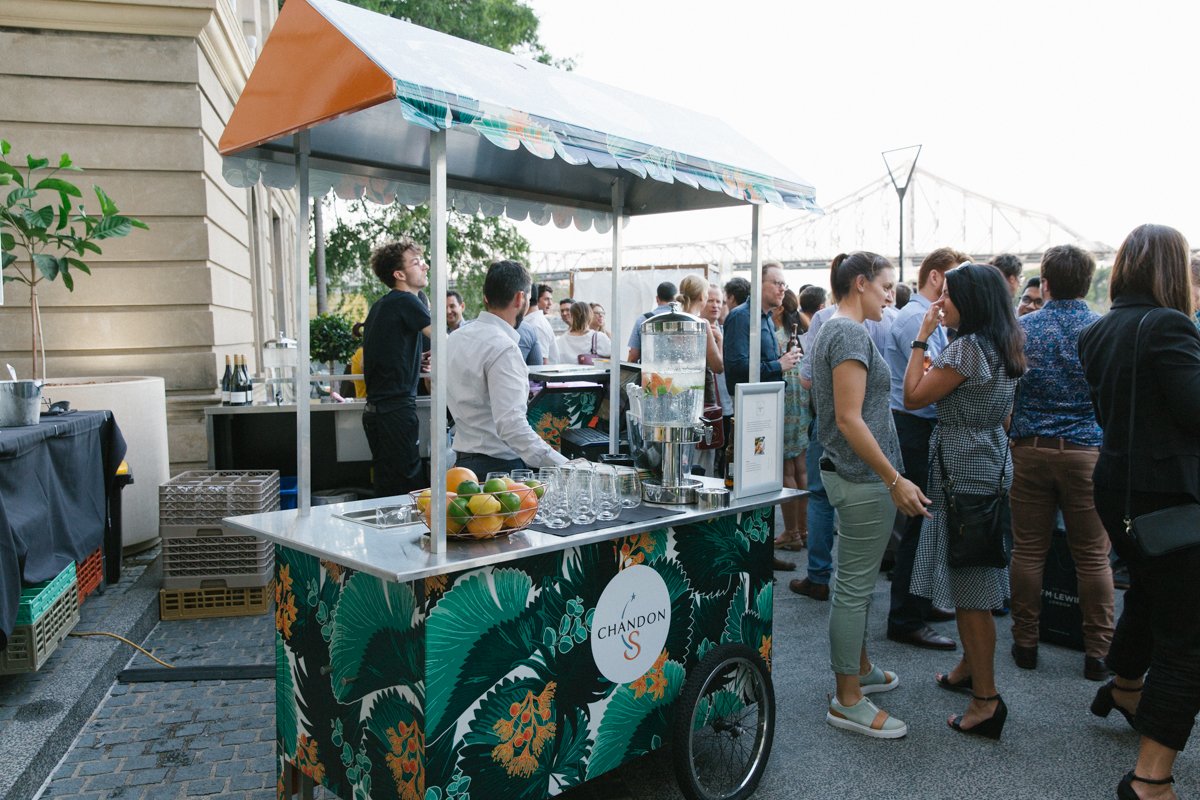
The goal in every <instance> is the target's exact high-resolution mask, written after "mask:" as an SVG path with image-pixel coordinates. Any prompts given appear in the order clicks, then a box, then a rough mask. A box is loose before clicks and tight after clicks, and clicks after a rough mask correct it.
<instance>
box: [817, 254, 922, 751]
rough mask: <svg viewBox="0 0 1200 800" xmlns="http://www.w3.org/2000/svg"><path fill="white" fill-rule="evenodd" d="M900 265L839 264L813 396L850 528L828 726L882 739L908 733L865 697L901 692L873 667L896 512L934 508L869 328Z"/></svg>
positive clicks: (846, 260)
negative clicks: (919, 479) (878, 591)
mask: <svg viewBox="0 0 1200 800" xmlns="http://www.w3.org/2000/svg"><path fill="white" fill-rule="evenodd" d="M893 280H894V279H893V270H892V265H891V263H890V262H889V261H888V260H887V259H886V258H884V257H883V256H880V255H876V254H875V253H865V252H857V253H851V254H850V255H845V254H842V255H839V256H838V257H837V258H835V259H834V260H833V265H832V267H831V269H830V283H831V284H832V286H833V296H834V297H836V298H837V300H838V308H837V313H836V314H834V315H833V316H832V317H830V318H829V319H828V320H827V321H826V322H825V324H824V325H823V326H821V328H820V330H819V331H818V332H817V338H816V341H814V342H813V347H812V354H811V357H812V360H813V378H812V395H813V400H814V402H815V406H816V411H817V436H818V437H819V438H820V441H821V444H822V445H823V446H824V448H825V450H824V456H823V457H822V458H821V461H820V467H821V480H822V482H823V483H824V486H825V490H826V492H828V494H829V502H830V503H832V504H833V507H834V508H836V509H837V511H838V516H839V519H840V521H841V522H840V528H839V530H840V536H839V537H838V568H837V573H836V575H835V578H834V583H833V608H832V610H831V611H830V614H829V650H830V658H829V660H830V666H831V667H832V668H833V672H834V677H835V679H836V681H837V694H836V695H835V696H834V697H833V698H831V699H830V702H829V711H828V713H827V714H826V715H825V719H826V721H827V722H828V723H829V724H830V725H833V726H834V727H836V728H842V729H844V730H851V731H854V732H856V733H861V734H863V735H865V736H871V737H873V738H877V739H898V738H900V737H901V736H904V735H905V734H906V733H908V726H907V725H905V724H904V723H903V722H901V721H900V720H898V719H896V718H895V717H891V716H889V715H888V714H887V712H885V711H881V710H880V709H879V708H878V707H876V706H875V705H874V704H873V703H872V702H871V700H870V698H868V697H866V696H865V695H868V694H871V693H874V692H886V691H888V690H890V689H894V688H896V687H897V686H899V685H900V678H899V676H897V675H896V674H895V673H894V672H886V671H884V670H882V669H880V668H879V666H878V665H875V664H872V663H871V660H870V659H869V658H868V657H867V647H866V631H867V613H868V611H869V610H870V607H871V595H872V593H873V592H874V591H875V578H876V576H877V575H878V574H879V563H880V561H881V560H882V559H883V551H884V549H885V548H886V547H887V543H888V539H889V538H890V537H891V532H892V523H893V522H894V521H895V519H896V509H897V508H899V509H900V510H901V511H903V512H904V513H905V514H908V515H916V514H925V513H927V512H926V511H925V505H926V504H927V503H928V502H929V501H928V499H927V498H926V497H925V495H923V494H922V493H921V490H920V489H918V488H917V486H916V485H915V484H914V483H912V482H911V481H909V480H908V479H906V478H905V477H904V475H903V474H902V472H903V469H904V463H903V460H902V458H901V456H900V442H899V440H898V439H897V438H896V425H895V423H894V422H893V421H892V414H891V411H890V410H889V408H888V397H889V394H890V392H891V376H890V373H889V372H888V366H887V362H885V361H884V360H883V355H882V354H881V353H880V352H879V348H878V347H876V346H875V343H874V341H872V339H871V336H870V334H869V333H867V328H866V326H865V325H864V322H865V321H866V320H869V319H870V320H875V321H876V322H878V321H879V320H880V319H881V318H882V317H883V303H884V296H885V294H886V293H887V290H888V289H889V288H890V287H891V285H892V282H893Z"/></svg>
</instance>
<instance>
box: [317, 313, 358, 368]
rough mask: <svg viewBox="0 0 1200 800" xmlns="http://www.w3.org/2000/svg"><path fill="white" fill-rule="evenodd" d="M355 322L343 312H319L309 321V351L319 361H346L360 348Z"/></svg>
mask: <svg viewBox="0 0 1200 800" xmlns="http://www.w3.org/2000/svg"><path fill="white" fill-rule="evenodd" d="M353 328H354V325H353V323H351V322H350V320H349V319H347V318H346V317H344V316H342V315H341V314H318V315H317V316H315V317H313V318H312V319H310V320H309V321H308V337H309V352H310V353H312V357H313V358H315V359H316V360H317V361H324V362H326V363H330V364H332V363H333V362H334V361H345V360H346V359H348V358H350V356H352V355H354V351H355V350H357V349H358V341H357V340H356V339H355V338H354V334H353V333H352V331H353Z"/></svg>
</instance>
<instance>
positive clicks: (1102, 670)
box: [1083, 656, 1109, 681]
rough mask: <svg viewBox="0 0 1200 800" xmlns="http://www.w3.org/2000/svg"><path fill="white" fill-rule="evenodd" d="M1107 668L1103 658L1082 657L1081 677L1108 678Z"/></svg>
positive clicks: (1090, 679) (1092, 679)
mask: <svg viewBox="0 0 1200 800" xmlns="http://www.w3.org/2000/svg"><path fill="white" fill-rule="evenodd" d="M1108 674H1109V669H1108V665H1107V664H1105V663H1104V659H1103V658H1094V657H1092V656H1084V657H1083V677H1085V678H1087V679H1088V680H1089V681H1106V680H1108Z"/></svg>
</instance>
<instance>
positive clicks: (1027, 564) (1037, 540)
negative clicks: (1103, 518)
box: [1010, 445, 1113, 658]
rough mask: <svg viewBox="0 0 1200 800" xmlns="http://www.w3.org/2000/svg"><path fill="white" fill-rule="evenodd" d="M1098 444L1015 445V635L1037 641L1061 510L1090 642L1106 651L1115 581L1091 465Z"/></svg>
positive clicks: (1092, 650) (1024, 641)
mask: <svg viewBox="0 0 1200 800" xmlns="http://www.w3.org/2000/svg"><path fill="white" fill-rule="evenodd" d="M1099 456H1100V453H1099V451H1098V450H1059V449H1056V448H1051V447H1047V446H1041V447H1031V446H1028V445H1014V446H1013V450H1012V460H1013V471H1014V474H1013V483H1012V490H1011V494H1010V498H1011V500H1012V527H1013V552H1012V567H1011V569H1010V581H1011V583H1012V619H1013V629H1012V630H1013V641H1014V642H1016V643H1017V644H1018V645H1020V646H1022V647H1036V646H1037V643H1038V617H1039V615H1040V614H1041V610H1042V572H1043V570H1044V568H1045V565H1046V555H1047V553H1048V552H1049V550H1050V537H1051V536H1052V534H1053V532H1054V527H1055V522H1056V518H1057V511H1058V510H1059V509H1061V510H1062V515H1063V521H1064V522H1065V524H1066V529H1067V544H1068V545H1069V546H1070V548H1071V556H1072V557H1073V558H1074V559H1075V573H1076V576H1077V577H1078V579H1079V605H1080V609H1081V610H1082V612H1083V641H1084V649H1085V650H1086V652H1087V655H1089V656H1093V657H1095V658H1104V657H1105V656H1106V655H1108V647H1109V645H1110V644H1111V643H1112V635H1113V585H1112V568H1111V566H1110V565H1109V560H1108V551H1109V542H1108V534H1107V533H1106V532H1105V530H1104V525H1103V524H1102V523H1101V522H1100V517H1099V516H1098V515H1097V514H1096V505H1095V500H1094V497H1093V494H1092V471H1093V470H1094V469H1095V468H1096V459H1098V458H1099Z"/></svg>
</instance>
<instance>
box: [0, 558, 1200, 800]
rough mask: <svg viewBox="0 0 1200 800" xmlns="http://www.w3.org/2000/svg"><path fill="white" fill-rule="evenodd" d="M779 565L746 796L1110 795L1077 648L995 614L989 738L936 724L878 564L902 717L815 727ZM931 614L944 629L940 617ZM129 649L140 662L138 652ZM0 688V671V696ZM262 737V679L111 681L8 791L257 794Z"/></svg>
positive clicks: (876, 651) (258, 650)
mask: <svg viewBox="0 0 1200 800" xmlns="http://www.w3.org/2000/svg"><path fill="white" fill-rule="evenodd" d="M798 574H803V572H802V570H801V572H799V573H798ZM779 576H780V579H781V582H780V587H779V593H778V594H777V595H776V603H775V614H776V617H775V642H776V644H775V648H776V650H775V659H774V661H775V663H774V674H773V678H774V684H775V689H776V693H777V700H778V708H779V711H778V716H777V733H776V738H775V744H774V750H773V753H772V756H771V761H770V765H769V767H768V770H767V773H766V776H765V778H764V780H763V783H762V785H761V787H760V789H759V791H758V793H757V795H756V797H760V798H764V800H773V799H780V800H781V799H782V798H789V800H790V798H797V797H844V798H858V797H871V798H881V799H883V798H930V799H933V798H955V800H959V799H960V798H972V797H979V798H998V797H1006V798H1031V799H1032V798H1039V799H1045V800H1052V799H1053V798H1062V799H1063V800H1076V799H1077V798H1099V797H1112V796H1113V793H1114V787H1115V784H1116V782H1117V780H1118V779H1119V777H1120V775H1121V774H1122V773H1123V772H1124V771H1125V770H1127V769H1129V768H1130V767H1131V766H1132V763H1133V755H1134V752H1135V749H1136V746H1137V738H1136V736H1135V735H1134V734H1133V733H1132V732H1131V731H1129V730H1128V729H1127V727H1125V724H1124V722H1123V721H1121V720H1120V719H1119V718H1118V717H1116V715H1114V717H1113V718H1112V719H1110V720H1099V719H1096V718H1095V717H1092V716H1091V715H1090V714H1089V713H1088V711H1087V707H1088V703H1089V702H1090V700H1091V697H1092V695H1093V693H1094V692H1095V689H1096V686H1097V684H1094V683H1090V682H1088V681H1085V680H1084V679H1083V678H1082V676H1081V672H1082V661H1083V657H1082V654H1080V653H1076V652H1074V651H1070V650H1064V649H1061V648H1057V647H1051V646H1043V647H1042V651H1041V663H1040V666H1039V669H1038V670H1037V671H1036V672H1024V671H1021V670H1018V669H1017V668H1016V667H1015V666H1014V665H1013V664H1012V660H1011V658H1009V656H1008V654H1007V653H1008V647H1009V646H1010V644H1011V638H1010V635H1009V623H1008V621H1007V620H1006V619H1004V620H1000V621H999V625H998V632H999V644H998V647H997V650H998V656H997V668H998V679H999V684H1000V688H1001V691H1002V692H1003V693H1004V695H1005V698H1006V700H1007V701H1008V703H1009V706H1010V719H1009V724H1008V727H1006V728H1005V732H1004V739H1003V741H1002V742H1000V743H993V742H987V741H980V740H976V739H974V738H971V737H965V736H961V735H958V734H955V733H953V732H951V731H949V730H948V729H947V728H946V726H945V718H946V716H948V715H949V714H951V713H954V712H957V711H961V709H962V708H963V706H964V705H965V703H964V702H963V699H964V698H963V697H962V696H960V695H956V694H952V693H949V692H946V691H944V690H941V689H939V688H937V687H936V686H935V685H934V684H933V681H932V675H933V673H934V672H935V671H937V670H944V669H947V668H949V667H950V666H952V663H953V660H954V656H953V655H952V654H941V653H933V652H929V651H922V650H917V649H915V648H912V647H908V646H904V645H898V644H894V643H892V642H889V641H887V640H886V639H885V638H884V635H883V634H884V614H885V611H886V606H887V589H888V583H887V581H886V579H885V578H884V577H883V576H881V577H880V580H879V583H878V584H877V587H876V595H875V601H876V602H875V606H874V608H873V609H872V613H871V618H870V629H869V634H868V636H869V647H870V649H871V653H872V655H873V657H874V658H875V659H876V660H877V661H878V662H879V663H880V664H881V665H883V666H884V667H885V668H887V669H890V670H895V671H897V672H898V673H899V674H900V675H901V680H902V684H901V686H900V688H898V689H897V690H896V691H894V692H891V693H889V694H885V695H879V696H877V699H878V700H879V702H880V705H882V706H883V707H884V708H886V709H888V710H889V711H891V712H893V713H895V714H896V715H897V716H899V717H901V718H902V719H904V720H906V721H907V722H908V723H909V726H910V731H911V732H910V734H909V736H908V737H907V738H905V739H903V740H899V741H892V742H881V741H875V740H870V739H866V738H864V737H861V736H858V735H855V734H852V733H847V732H844V731H838V730H834V729H832V728H830V727H829V726H827V725H826V724H825V722H824V721H823V718H824V711H825V704H826V693H827V692H830V691H832V688H833V683H832V680H831V676H830V674H829V672H828V666H827V662H828V645H827V638H826V630H827V615H828V611H829V604H828V603H817V602H815V601H812V600H809V599H808V598H801V597H798V596H796V595H794V594H792V593H790V592H788V591H787V590H786V588H785V585H786V579H787V578H788V577H791V575H790V574H787V573H780V574H779ZM271 624H272V620H271V618H270V617H269V616H265V615H264V616H260V617H250V618H234V619H220V620H205V621H194V622H174V623H159V624H158V625H157V626H156V627H155V628H154V630H153V631H152V632H151V633H150V635H149V636H148V637H147V639H146V645H145V646H146V647H147V648H148V649H151V650H152V651H153V652H155V653H156V655H159V656H160V657H163V658H165V659H166V660H168V661H170V662H172V663H175V664H178V665H196V664H231V663H237V664H265V663H269V662H270V660H271V658H272V657H273V655H272V653H273V648H272V644H271V643H272V641H273V640H272V628H271ZM81 627H82V626H81ZM940 627H941V628H942V629H943V630H944V631H945V632H947V633H950V634H952V635H953V633H954V627H953V623H950V624H946V625H942V626H940ZM72 641H75V642H78V643H82V642H84V641H88V640H72ZM61 655H63V654H60V656H61ZM128 663H129V666H138V667H140V666H152V662H150V661H149V660H148V659H146V658H145V657H143V656H141V655H137V656H136V657H134V658H132V659H129V662H128ZM114 672H115V671H114ZM109 680H110V681H111V678H109ZM5 689H6V686H5V685H4V684H3V683H0V701H3V699H4V693H5ZM10 694H11V693H10ZM9 701H10V704H9V705H7V706H6V705H4V704H3V703H2V702H0V742H3V741H5V740H7V739H9V738H10V736H11V735H12V734H13V733H14V732H16V730H17V729H15V728H14V727H13V718H14V716H15V715H18V714H21V713H22V711H21V710H20V707H19V706H18V707H17V710H15V711H14V710H12V708H13V707H12V705H11V697H10V698H9ZM273 740H274V692H273V687H272V684H271V681H269V680H252V681H229V682H221V681H217V682H208V683H141V684H130V685H119V684H117V685H111V686H110V688H109V689H108V693H107V694H106V695H105V696H104V697H103V699H102V702H100V703H99V704H98V708H96V709H95V713H94V714H93V715H92V717H91V718H90V719H89V720H88V721H87V723H86V725H85V726H84V727H83V729H82V732H81V733H79V735H78V737H77V738H75V740H74V741H73V742H72V743H71V744H70V747H69V749H68V750H67V752H66V755H65V757H63V758H62V761H61V762H60V763H58V764H57V766H56V767H55V768H54V769H53V770H52V772H51V773H50V777H49V779H47V780H46V782H45V784H44V785H43V786H42V787H41V789H40V790H35V791H34V792H33V793H32V794H29V793H24V794H22V793H14V794H11V795H9V796H10V797H11V798H12V800H24V798H26V797H31V796H32V797H37V798H60V797H71V798H77V799H86V800H100V799H101V798H128V799H130V800H133V799H134V798H147V799H150V798H152V799H153V800H159V799H160V798H161V799H162V800H171V799H172V798H186V797H204V796H207V797H217V798H230V799H231V800H251V799H252V798H253V799H254V800H266V798H271V797H273V794H272V792H273V786H274V768H273V764H272V757H271V754H272V752H273V748H274V743H273ZM1197 761H1198V759H1197V757H1196V755H1195V752H1194V749H1193V750H1192V751H1190V752H1185V753H1184V754H1183V755H1182V756H1181V758H1180V760H1179V762H1178V765H1177V770H1176V775H1177V777H1178V779H1179V781H1180V783H1179V786H1178V790H1179V794H1180V796H1181V797H1189V796H1191V797H1194V796H1197V795H1198V794H1200V763H1197ZM0 763H3V762H0ZM2 795H3V792H0V796H2ZM317 796H318V797H321V796H323V795H322V794H321V793H318V795H317ZM324 796H326V797H328V796H329V795H324ZM565 797H568V798H569V800H669V799H672V798H677V797H680V795H679V792H678V790H677V789H676V787H675V785H674V782H673V778H672V776H671V766H670V761H669V758H667V757H666V756H665V755H663V754H653V755H651V756H648V757H646V758H643V759H641V760H639V761H637V762H634V763H632V764H629V765H626V766H625V767H623V768H621V769H619V770H617V771H616V772H615V773H614V774H613V775H612V776H610V778H609V779H608V780H605V781H600V782H593V783H591V784H588V785H586V786H584V787H582V788H581V789H579V790H576V792H573V793H570V794H569V795H566V796H565ZM475 800H499V799H493V798H476V799H475Z"/></svg>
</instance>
